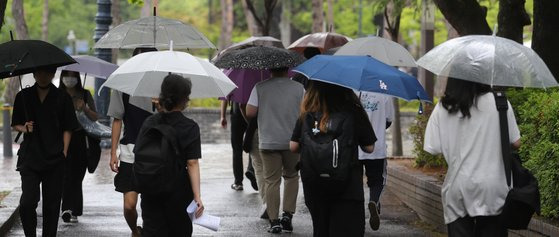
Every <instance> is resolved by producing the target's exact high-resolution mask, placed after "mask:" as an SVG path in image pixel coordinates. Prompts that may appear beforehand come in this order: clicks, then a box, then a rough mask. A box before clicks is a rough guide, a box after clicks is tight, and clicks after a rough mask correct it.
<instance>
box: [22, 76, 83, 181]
mask: <svg viewBox="0 0 559 237" xmlns="http://www.w3.org/2000/svg"><path fill="white" fill-rule="evenodd" d="M49 88H50V89H49V91H48V93H47V95H46V97H45V100H44V101H43V102H42V103H41V101H40V100H39V95H38V92H37V89H38V88H37V84H35V85H33V86H32V87H29V88H25V89H23V90H22V91H20V92H19V93H17V95H16V98H15V102H14V109H13V113H12V126H15V125H24V124H25V122H27V121H33V122H34V124H33V132H32V133H25V134H24V136H23V139H24V140H23V142H22V144H21V147H20V149H19V151H18V157H19V158H18V164H17V166H18V169H20V168H31V169H35V170H41V169H48V168H50V167H52V166H54V165H56V164H58V162H60V161H62V160H63V159H64V155H63V151H64V140H63V134H64V131H73V130H75V129H77V128H78V127H79V124H78V121H77V119H76V114H75V112H74V104H73V103H72V99H71V98H70V96H69V95H68V94H67V93H65V92H64V91H62V90H60V89H58V88H56V87H55V86H54V85H53V84H50V85H49Z"/></svg>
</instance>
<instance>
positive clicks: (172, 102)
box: [136, 74, 204, 237]
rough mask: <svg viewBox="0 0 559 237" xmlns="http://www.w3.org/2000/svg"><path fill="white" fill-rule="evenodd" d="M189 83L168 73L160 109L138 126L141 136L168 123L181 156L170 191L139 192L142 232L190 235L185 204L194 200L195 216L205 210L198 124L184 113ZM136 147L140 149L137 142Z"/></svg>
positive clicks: (188, 93)
mask: <svg viewBox="0 0 559 237" xmlns="http://www.w3.org/2000/svg"><path fill="white" fill-rule="evenodd" d="M191 88H192V83H191V82H190V80H189V79H185V78H183V77H182V76H179V75H175V74H171V75H168V76H166V77H165V79H164V80H163V83H162V84H161V95H160V97H159V101H160V105H161V106H162V107H163V112H160V113H157V114H155V115H152V116H150V117H149V118H147V119H146V121H145V122H144V124H143V125H142V128H141V130H140V133H139V134H140V136H139V138H138V144H140V139H143V138H144V137H146V132H147V131H148V130H149V129H150V128H153V127H155V126H156V125H159V124H162V123H163V124H168V125H170V126H171V127H172V128H173V130H174V131H175V135H176V136H177V137H176V138H177V141H178V148H179V150H180V151H179V154H180V158H181V159H180V160H177V161H175V162H174V163H175V164H178V166H179V167H184V168H180V172H179V173H178V177H177V180H176V182H175V184H176V188H174V189H173V190H174V191H173V192H171V193H162V194H147V193H142V201H141V207H142V219H143V221H144V222H143V227H144V228H143V230H142V236H145V237H150V236H157V237H159V236H169V237H175V236H192V222H191V220H190V218H189V217H188V215H187V213H186V208H187V207H188V205H189V204H190V203H191V202H192V200H194V201H195V202H196V204H197V209H196V212H195V215H196V217H200V216H201V215H202V213H203V211H204V205H203V203H202V199H201V196H200V168H199V164H198V159H200V158H201V157H202V153H201V150H202V148H201V144H200V128H199V127H198V124H197V123H196V122H194V121H193V120H192V119H190V118H187V117H185V116H184V115H183V113H182V111H183V110H184V109H186V106H187V103H188V101H189V95H190V91H191ZM136 148H138V149H139V146H137V147H136Z"/></svg>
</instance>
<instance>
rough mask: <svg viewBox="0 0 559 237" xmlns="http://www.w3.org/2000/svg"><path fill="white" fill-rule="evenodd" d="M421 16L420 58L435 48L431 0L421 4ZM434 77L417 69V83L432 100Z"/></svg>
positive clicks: (422, 69) (433, 5)
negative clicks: (419, 83) (421, 85)
mask: <svg viewBox="0 0 559 237" xmlns="http://www.w3.org/2000/svg"><path fill="white" fill-rule="evenodd" d="M422 5H423V6H422V8H423V14H422V17H421V47H420V53H421V56H423V55H425V53H427V52H429V50H431V49H433V47H434V46H435V4H434V3H433V2H432V1H431V0H425V1H423V2H422ZM434 78H435V76H434V75H433V73H431V72H429V71H427V70H425V69H424V68H421V67H420V68H419V81H420V82H422V84H423V86H424V87H425V90H426V91H427V95H429V97H430V98H433V95H434V88H435V79H434Z"/></svg>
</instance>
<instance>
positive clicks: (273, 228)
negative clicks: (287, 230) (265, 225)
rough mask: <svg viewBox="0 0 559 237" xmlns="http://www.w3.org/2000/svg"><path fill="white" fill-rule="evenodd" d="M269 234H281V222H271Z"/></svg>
mask: <svg viewBox="0 0 559 237" xmlns="http://www.w3.org/2000/svg"><path fill="white" fill-rule="evenodd" d="M268 233H272V234H280V233H281V225H280V221H279V220H272V221H270V229H268Z"/></svg>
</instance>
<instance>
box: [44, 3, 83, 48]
mask: <svg viewBox="0 0 559 237" xmlns="http://www.w3.org/2000/svg"><path fill="white" fill-rule="evenodd" d="M48 38H49V0H43V21H42V22H41V39H42V40H43V41H48ZM74 54H75V52H74Z"/></svg>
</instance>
